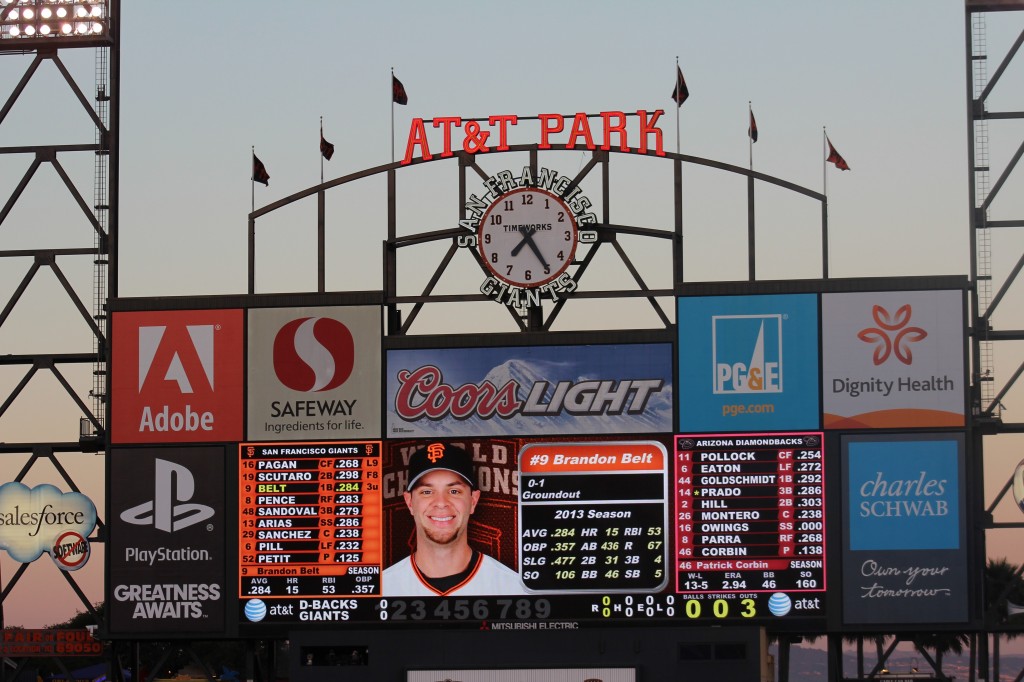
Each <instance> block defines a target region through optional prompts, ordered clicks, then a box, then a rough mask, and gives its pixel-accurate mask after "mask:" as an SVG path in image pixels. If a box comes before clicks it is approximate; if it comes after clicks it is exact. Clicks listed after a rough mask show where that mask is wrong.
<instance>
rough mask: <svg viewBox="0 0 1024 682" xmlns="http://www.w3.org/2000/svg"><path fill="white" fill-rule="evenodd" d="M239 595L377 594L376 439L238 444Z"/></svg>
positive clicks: (378, 462)
mask: <svg viewBox="0 0 1024 682" xmlns="http://www.w3.org/2000/svg"><path fill="white" fill-rule="evenodd" d="M239 460H240V461H239V482H238V484H239V490H238V503H239V519H240V525H241V528H240V532H239V551H238V556H239V564H240V566H239V596H241V597H260V598H264V599H265V598H274V597H285V598H288V597H292V598H294V597H322V596H325V595H332V596H333V595H374V594H379V593H380V571H381V567H380V563H381V512H380V508H381V506H380V503H381V490H380V482H381V458H380V443H379V442H358V443H352V442H331V443H255V444H254V443H243V444H242V445H240V446H239Z"/></svg>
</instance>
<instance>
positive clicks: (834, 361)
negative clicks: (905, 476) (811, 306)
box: [821, 290, 965, 429]
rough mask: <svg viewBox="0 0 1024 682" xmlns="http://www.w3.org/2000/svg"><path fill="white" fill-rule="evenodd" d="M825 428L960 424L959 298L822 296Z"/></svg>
mask: <svg viewBox="0 0 1024 682" xmlns="http://www.w3.org/2000/svg"><path fill="white" fill-rule="evenodd" d="M821 319H822V332H821V333H822V358H823V362H822V367H823V369H822V396H823V406H824V413H825V414H824V426H825V428H826V429H877V428H906V427H911V428H914V427H962V426H963V425H964V410H965V404H964V395H965V394H964V301H963V292H961V291H956V290H947V291H884V292H866V293H865V292H859V293H841V294H838V293H837V294H824V295H822V301H821Z"/></svg>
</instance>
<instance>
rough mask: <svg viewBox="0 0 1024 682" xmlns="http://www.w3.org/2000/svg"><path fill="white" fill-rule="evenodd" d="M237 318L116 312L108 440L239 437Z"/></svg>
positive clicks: (237, 314)
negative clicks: (109, 434) (109, 438)
mask: <svg viewBox="0 0 1024 682" xmlns="http://www.w3.org/2000/svg"><path fill="white" fill-rule="evenodd" d="M242 321H243V317H242V311H241V310H188V311H164V312H139V313H130V312H125V313H116V314H115V316H114V325H113V361H112V408H111V426H112V431H111V438H112V440H113V441H114V442H122V443H123V442H140V443H152V442H174V443H180V442H207V441H230V440H238V439H240V438H241V432H242V388H243V380H242V372H243V367H242V358H243V353H242V339H243V323H242Z"/></svg>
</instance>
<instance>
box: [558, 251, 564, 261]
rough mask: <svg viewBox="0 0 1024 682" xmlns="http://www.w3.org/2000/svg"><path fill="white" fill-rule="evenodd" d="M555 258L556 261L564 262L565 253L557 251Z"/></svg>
mask: <svg viewBox="0 0 1024 682" xmlns="http://www.w3.org/2000/svg"><path fill="white" fill-rule="evenodd" d="M557 258H558V260H565V251H559V252H558V256H557Z"/></svg>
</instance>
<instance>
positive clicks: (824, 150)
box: [821, 126, 828, 279]
mask: <svg viewBox="0 0 1024 682" xmlns="http://www.w3.org/2000/svg"><path fill="white" fill-rule="evenodd" d="M821 159H822V161H821V194H822V196H823V197H824V199H822V201H821V261H822V262H821V269H822V272H821V275H822V279H828V132H826V130H825V126H821Z"/></svg>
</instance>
